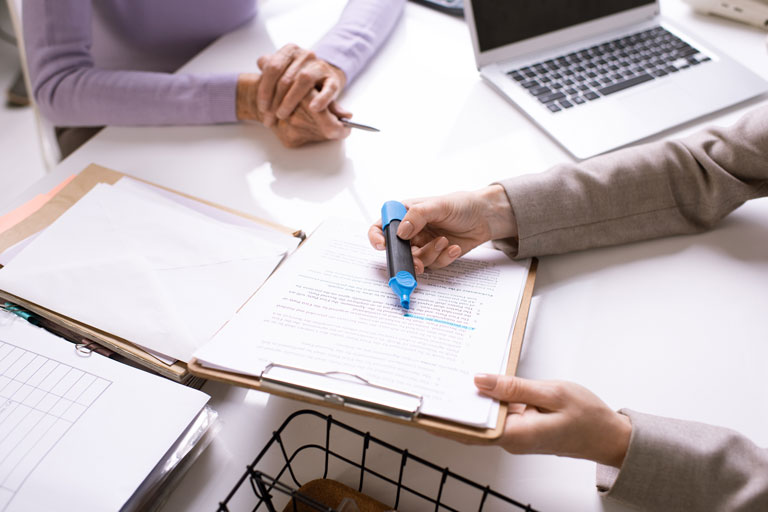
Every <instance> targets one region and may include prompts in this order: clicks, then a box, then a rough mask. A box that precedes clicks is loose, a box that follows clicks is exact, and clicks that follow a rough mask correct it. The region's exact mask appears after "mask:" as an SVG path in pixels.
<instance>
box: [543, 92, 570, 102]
mask: <svg viewBox="0 0 768 512" xmlns="http://www.w3.org/2000/svg"><path fill="white" fill-rule="evenodd" d="M563 98H565V94H564V93H562V92H560V91H557V92H553V93H551V94H542V95H541V96H539V101H540V102H542V103H552V102H553V101H555V100H561V99H563Z"/></svg>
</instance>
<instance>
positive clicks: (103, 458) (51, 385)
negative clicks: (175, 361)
mask: <svg viewBox="0 0 768 512" xmlns="http://www.w3.org/2000/svg"><path fill="white" fill-rule="evenodd" d="M0 383H2V385H0V402H1V403H2V404H3V406H2V407H0V432H1V433H2V435H0V511H2V512H28V511H30V510H34V511H36V512H47V511H60V510H78V511H84V512H85V511H87V512H90V511H93V512H97V511H98V512H101V511H104V510H119V509H120V507H121V506H122V505H123V504H124V503H125V502H126V500H128V498H129V497H130V496H131V495H132V493H133V492H134V491H135V490H136V488H137V487H138V486H139V485H140V484H141V482H142V481H143V480H144V479H145V478H146V477H147V475H148V474H149V473H150V471H152V469H153V468H154V467H155V465H156V464H157V463H158V462H160V461H161V460H162V459H163V457H164V456H165V454H166V452H167V451H168V450H169V448H171V446H172V445H173V443H174V442H176V440H177V439H178V438H179V436H180V435H181V434H182V433H183V432H184V430H185V429H186V428H187V426H188V425H189V424H190V423H191V422H192V421H193V420H194V418H195V417H196V416H197V414H198V413H199V412H200V411H201V410H202V408H203V407H204V406H205V404H206V402H207V401H208V396H207V395H205V394H204V393H202V392H200V391H197V390H194V389H191V388H188V387H186V386H182V385H180V384H176V383H174V382H171V381H170V380H167V379H163V378H161V377H157V376H155V375H151V374H149V373H147V372H144V371H142V370H138V369H136V368H132V367H130V366H127V365H124V364H121V363H117V362H115V361H112V360H110V359H108V358H106V357H101V356H98V355H96V354H94V355H92V356H91V357H87V358H84V357H80V356H78V355H77V353H76V352H75V350H74V346H73V345H72V344H71V343H68V342H66V341H64V340H62V339H61V338H58V337H56V336H53V335H52V334H49V333H47V332H45V331H43V330H42V329H40V328H37V327H34V326H33V325H31V324H29V323H27V322H26V321H24V320H22V319H20V318H18V317H15V316H13V315H11V314H9V313H5V312H3V311H0Z"/></svg>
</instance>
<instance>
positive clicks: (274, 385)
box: [260, 363, 424, 420]
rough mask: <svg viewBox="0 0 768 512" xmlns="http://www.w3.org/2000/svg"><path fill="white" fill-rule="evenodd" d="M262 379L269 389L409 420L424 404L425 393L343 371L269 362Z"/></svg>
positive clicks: (261, 376) (265, 386)
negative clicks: (402, 389) (415, 392)
mask: <svg viewBox="0 0 768 512" xmlns="http://www.w3.org/2000/svg"><path fill="white" fill-rule="evenodd" d="M260 380H261V383H262V386H263V387H264V388H265V389H267V390H269V389H271V390H278V391H291V392H293V393H298V394H302V395H304V396H307V397H309V398H320V399H322V400H323V401H325V402H327V403H329V404H334V405H337V406H345V407H349V408H353V409H360V410H364V411H369V412H376V413H379V414H385V415H387V416H393V417H396V418H403V419H407V420H413V419H414V418H415V417H416V416H417V415H418V414H419V411H420V410H421V406H422V404H423V403H424V397H422V396H419V395H415V394H412V393H407V392H405V391H400V390H397V389H394V388H390V387H386V386H381V385H378V384H373V383H371V382H369V381H367V380H366V379H364V378H362V377H360V376H358V375H353V374H350V373H347V372H342V371H331V372H316V371H312V370H306V369H303V368H298V367H295V366H287V365H282V364H277V363H269V364H268V365H267V366H266V367H265V368H264V370H263V371H262V372H261V375H260Z"/></svg>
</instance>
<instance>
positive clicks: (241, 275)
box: [0, 178, 298, 363]
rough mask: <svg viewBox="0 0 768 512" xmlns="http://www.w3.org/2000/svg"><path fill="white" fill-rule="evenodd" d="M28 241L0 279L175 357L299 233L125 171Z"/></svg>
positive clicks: (240, 298)
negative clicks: (187, 196) (280, 229)
mask: <svg viewBox="0 0 768 512" xmlns="http://www.w3.org/2000/svg"><path fill="white" fill-rule="evenodd" d="M193 204H194V205H195V206H194V208H192V207H191V206H192V205H193ZM23 244H24V245H23V246H22V247H21V248H18V247H17V248H16V249H17V251H16V252H15V254H14V255H13V257H12V258H10V261H8V259H7V258H6V260H5V263H6V266H5V267H4V268H3V269H2V270H1V271H0V289H3V290H5V291H6V292H9V293H11V294H14V295H16V296H18V297H22V298H24V299H25V300H27V301H29V302H32V303H35V304H38V305H40V306H43V307H45V308H47V309H49V310H51V311H55V312H57V313H58V314H61V315H64V316H66V317H69V318H72V319H75V320H77V321H78V322H82V323H85V324H87V325H89V326H92V327H94V328H97V329H99V330H102V331H105V332H107V333H110V334H112V335H114V336H118V337H120V338H123V339H125V340H128V341H130V342H132V343H134V344H136V345H139V346H141V347H143V348H145V349H147V350H149V351H151V352H153V353H155V354H157V355H158V356H159V357H161V358H163V359H165V360H166V361H167V362H169V363H170V362H173V361H174V360H181V361H188V360H189V359H190V357H191V355H192V353H193V352H194V351H195V349H197V348H198V347H200V346H201V345H202V344H204V343H205V342H206V341H207V340H208V339H210V338H211V337H212V336H213V334H214V333H215V332H216V331H217V330H218V329H219V328H221V326H222V325H223V324H224V323H225V322H226V321H227V319H229V318H230V317H231V316H232V315H233V314H234V313H235V312H236V311H237V309H238V308H239V307H240V306H241V305H242V304H244V303H245V302H246V300H247V299H248V297H250V296H251V295H252V294H253V292H254V291H255V290H257V289H258V288H259V286H260V285H261V284H262V283H263V282H264V281H265V280H266V278H267V277H268V276H269V275H270V274H271V273H272V271H273V270H274V269H275V267H276V266H277V265H278V264H279V263H280V262H281V261H282V259H283V258H284V257H285V255H286V254H287V253H288V252H290V251H291V250H292V249H294V248H295V247H296V246H297V244H298V239H296V238H294V237H291V236H289V235H286V234H283V233H281V232H277V231H275V230H270V229H266V228H261V227H259V226H258V225H256V224H255V223H253V222H249V221H247V220H245V219H242V218H241V217H238V216H235V215H232V214H229V213H227V212H224V211H221V210H219V209H216V208H212V207H206V206H205V205H202V204H200V203H197V202H194V201H191V200H186V199H185V198H183V197H182V196H178V195H175V194H170V193H168V192H165V191H163V190H161V189H158V188H156V187H152V186H150V185H146V184H143V183H140V182H137V181H134V180H131V179H129V178H123V179H120V180H119V181H118V182H117V183H116V184H114V185H107V184H98V185H96V186H95V187H94V188H93V189H92V190H91V191H90V192H88V193H87V194H86V195H85V196H84V197H83V198H81V199H80V200H79V201H77V202H76V203H75V204H74V205H73V206H72V207H70V208H69V209H68V210H67V211H66V212H65V213H64V214H63V215H62V216H61V217H60V218H58V220H56V221H55V222H53V223H52V224H51V225H50V226H49V227H48V228H47V229H45V230H44V231H43V232H42V233H40V234H38V235H37V236H35V237H34V238H33V239H31V240H27V241H25V242H24V243H23Z"/></svg>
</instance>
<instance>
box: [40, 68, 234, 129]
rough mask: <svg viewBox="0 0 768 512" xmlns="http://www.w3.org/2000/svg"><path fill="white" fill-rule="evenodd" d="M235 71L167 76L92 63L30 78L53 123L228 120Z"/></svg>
mask: <svg viewBox="0 0 768 512" xmlns="http://www.w3.org/2000/svg"><path fill="white" fill-rule="evenodd" d="M236 84H237V75H234V74H232V75H211V76H201V75H185V74H180V75H170V74H165V73H151V72H137V71H102V70H97V69H92V68H84V69H77V70H75V71H71V72H67V71H64V70H62V71H61V72H54V73H52V74H51V75H49V76H45V77H40V78H39V79H38V80H36V81H35V85H34V93H35V99H36V101H37V102H38V105H39V107H40V110H41V112H42V113H43V115H44V116H45V117H46V118H47V119H48V120H50V121H51V122H52V123H53V124H56V125H59V126H101V125H189V124H213V123H231V122H235V121H236V120H237V117H236V105H235V97H236Z"/></svg>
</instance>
